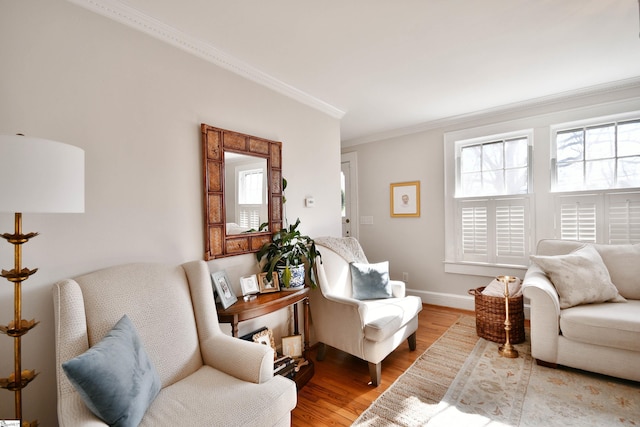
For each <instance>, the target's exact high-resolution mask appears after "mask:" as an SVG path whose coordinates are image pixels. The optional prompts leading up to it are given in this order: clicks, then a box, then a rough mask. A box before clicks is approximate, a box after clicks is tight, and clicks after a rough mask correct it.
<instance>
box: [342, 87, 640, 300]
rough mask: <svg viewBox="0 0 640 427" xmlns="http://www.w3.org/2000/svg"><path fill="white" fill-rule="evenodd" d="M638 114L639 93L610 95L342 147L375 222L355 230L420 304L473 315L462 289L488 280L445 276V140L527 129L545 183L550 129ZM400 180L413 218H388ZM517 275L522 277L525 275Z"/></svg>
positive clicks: (543, 227)
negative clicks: (416, 200)
mask: <svg viewBox="0 0 640 427" xmlns="http://www.w3.org/2000/svg"><path fill="white" fill-rule="evenodd" d="M638 110H640V87H637V86H636V87H633V88H624V89H615V88H614V89H611V90H609V91H604V92H602V91H601V92H598V93H592V94H590V95H586V94H584V95H583V96H580V97H574V98H571V99H568V98H567V99H565V100H563V101H557V102H554V103H546V104H539V105H535V106H533V107H530V108H528V109H519V110H517V111H516V110H512V111H505V112H502V113H500V114H492V115H490V114H484V115H482V116H478V117H477V118H475V119H473V120H467V121H462V120H458V121H457V122H456V123H455V124H453V122H452V124H449V125H447V126H444V125H443V126H441V127H437V128H433V129H429V130H424V131H421V132H415V133H412V134H408V135H403V136H398V137H394V138H387V139H384V140H380V141H376V142H370V143H366V144H361V145H355V146H347V147H344V148H343V150H342V151H343V153H346V152H356V153H357V162H358V193H359V201H358V202H359V207H358V209H359V215H360V216H373V220H374V221H373V225H360V229H359V233H360V241H361V243H362V245H363V248H364V250H365V252H366V253H367V256H368V257H369V259H370V261H372V262H374V261H375V262H377V261H383V260H389V261H390V270H391V271H390V273H391V276H392V277H393V278H396V279H401V278H402V273H403V272H406V273H408V274H409V280H408V291H409V293H412V294H414V295H419V296H421V297H422V299H423V301H424V302H426V303H432V304H438V305H446V306H453V307H459V308H466V309H471V310H473V308H474V302H473V297H471V296H469V295H468V290H469V289H473V288H477V287H479V286H486V285H487V284H488V283H489V281H490V280H492V277H485V276H477V275H468V274H452V273H445V267H444V263H443V261H444V259H445V208H444V191H445V188H444V176H445V168H444V162H443V160H444V135H445V133H449V132H456V133H458V134H459V135H464V136H467V137H469V134H468V132H467V131H466V130H468V129H475V130H474V132H476V131H480V132H482V130H483V129H484V130H486V134H485V135H492V134H495V133H499V132H505V131H506V130H508V129H511V130H512V128H513V126H516V127H517V128H518V129H527V128H533V129H534V168H535V169H536V171H537V172H536V173H540V175H539V176H547V175H548V169H549V165H548V154H549V152H550V146H549V143H550V133H549V126H550V125H552V124H557V123H565V122H570V121H575V120H580V119H586V118H590V117H602V116H606V115H610V114H618V113H623V112H627V111H638ZM475 136H479V135H475ZM534 176H535V175H534ZM405 181H420V187H421V195H420V196H421V215H420V217H419V218H392V217H391V216H390V212H389V184H390V183H395V182H405ZM548 185H549V182H548V180H544V179H542V180H538V181H537V182H534V189H535V188H544V186H546V188H548ZM548 206H549V203H548V201H546V200H540V201H538V202H537V203H536V209H538V210H544V209H547V208H548ZM535 229H536V231H537V235H536V236H535V237H536V241H537V240H539V239H542V238H551V237H553V235H552V234H553V227H552V224H545V223H539V224H535ZM520 273H521V274H520V276H521V275H522V274H523V273H524V271H520ZM502 274H505V273H502ZM507 274H515V273H512V272H509V273H507Z"/></svg>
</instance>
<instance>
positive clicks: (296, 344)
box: [282, 335, 302, 359]
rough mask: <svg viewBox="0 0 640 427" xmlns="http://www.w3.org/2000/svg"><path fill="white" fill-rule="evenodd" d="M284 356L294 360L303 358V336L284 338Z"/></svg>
mask: <svg viewBox="0 0 640 427" xmlns="http://www.w3.org/2000/svg"><path fill="white" fill-rule="evenodd" d="M282 354H284V355H285V356H289V357H292V358H294V359H297V358H299V357H302V335H291V336H289V337H282Z"/></svg>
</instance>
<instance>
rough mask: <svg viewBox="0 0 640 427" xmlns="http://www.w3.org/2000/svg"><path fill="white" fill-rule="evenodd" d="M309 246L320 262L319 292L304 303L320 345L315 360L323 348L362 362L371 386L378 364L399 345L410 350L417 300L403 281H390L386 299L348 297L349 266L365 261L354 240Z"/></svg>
mask: <svg viewBox="0 0 640 427" xmlns="http://www.w3.org/2000/svg"><path fill="white" fill-rule="evenodd" d="M315 242H316V247H317V249H318V250H319V251H320V253H321V255H322V262H319V263H317V264H316V266H317V273H318V285H319V289H316V290H314V291H312V292H311V293H310V298H309V299H310V304H311V318H312V322H313V331H314V332H315V339H316V340H317V341H318V342H319V343H320V350H319V351H318V357H317V358H318V360H322V359H323V358H324V353H325V351H326V346H327V345H328V346H331V347H334V348H337V349H339V350H342V351H344V352H347V353H349V354H352V355H354V356H356V357H359V358H360V359H363V360H366V361H367V362H368V363H369V373H370V376H371V383H372V385H374V386H377V385H379V384H380V378H381V369H382V360H383V359H384V358H385V357H387V355H388V354H389V353H391V352H392V351H393V350H395V349H396V348H397V347H398V346H399V345H400V344H401V343H402V342H403V341H404V340H408V343H409V349H410V350H412V351H413V350H415V348H416V335H415V333H416V330H417V329H418V313H419V312H420V311H421V310H422V300H421V299H420V298H419V297H417V296H406V295H405V284H404V282H401V281H397V280H391V281H390V284H391V290H392V294H393V297H392V298H386V299H371V300H365V301H361V300H358V299H355V298H353V293H352V285H351V273H350V269H349V262H350V261H353V260H355V261H358V262H365V263H366V262H367V260H366V257H365V255H364V252H363V251H362V248H361V247H360V244H359V243H358V241H357V240H356V239H354V238H352V237H347V238H331V237H330V238H318V239H315ZM339 248H341V249H339ZM339 252H340V253H339ZM345 257H346V258H345Z"/></svg>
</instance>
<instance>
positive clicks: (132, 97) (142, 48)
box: [0, 0, 340, 426]
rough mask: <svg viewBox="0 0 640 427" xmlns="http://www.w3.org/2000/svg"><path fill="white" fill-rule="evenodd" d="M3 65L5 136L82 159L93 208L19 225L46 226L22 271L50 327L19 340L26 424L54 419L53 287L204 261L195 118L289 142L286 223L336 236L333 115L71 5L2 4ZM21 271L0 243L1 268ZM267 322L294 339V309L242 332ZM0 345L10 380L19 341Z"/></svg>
mask: <svg viewBox="0 0 640 427" xmlns="http://www.w3.org/2000/svg"><path fill="white" fill-rule="evenodd" d="M0 58H2V66H0V134H15V133H24V134H26V135H30V136H38V137H42V138H48V139H53V140H58V141H61V142H66V143H69V144H72V145H76V146H78V147H81V148H82V149H84V150H85V156H86V184H85V185H86V212H85V213H84V214H69V215H62V214H55V215H44V214H42V215H33V214H25V215H24V218H23V222H24V231H38V232H40V236H38V237H37V238H35V239H33V240H32V241H31V242H29V243H28V244H26V245H25V246H24V248H23V264H24V266H26V267H29V268H35V267H37V268H38V269H39V271H38V272H37V273H36V274H35V275H34V276H32V277H31V278H30V279H29V280H28V281H26V282H25V283H24V301H23V313H24V314H23V317H24V318H26V319H31V318H36V319H38V320H40V321H41V324H40V325H39V326H38V327H36V328H35V329H34V330H32V331H31V332H30V333H29V334H27V335H26V336H25V337H24V338H23V367H24V368H30V369H36V370H37V371H39V372H40V375H39V376H38V378H37V379H36V380H35V381H34V382H33V383H32V384H31V385H29V387H27V388H26V389H25V390H24V392H23V401H24V409H23V414H24V416H25V419H27V420H31V419H36V418H37V419H38V420H39V421H40V425H46V426H52V425H53V426H55V425H56V424H57V421H56V407H55V405H56V391H55V370H54V336H53V307H52V298H51V285H52V284H53V283H54V282H55V281H57V280H59V279H62V278H65V277H70V276H76V275H79V274H82V273H85V272H89V271H92V270H95V269H99V268H103V267H107V266H110V265H115V264H120V263H125V262H131V261H154V262H155V261H160V262H170V263H180V262H184V261H188V260H192V259H202V257H203V253H204V243H203V227H202V222H203V220H202V200H201V199H202V195H201V191H202V187H201V164H200V163H201V159H200V123H203V122H204V123H207V124H210V125H213V126H217V127H222V128H226V129H232V130H236V131H239V132H243V133H248V134H251V135H256V136H260V137H264V138H268V139H273V140H279V141H282V142H283V173H284V176H285V177H286V178H287V179H288V181H289V187H288V188H287V199H288V200H289V201H288V203H287V214H288V218H289V220H290V221H295V218H296V217H300V218H301V220H302V231H303V232H305V233H307V234H310V235H312V236H318V235H339V233H340V191H339V189H340V182H339V170H340V147H339V145H340V131H339V122H338V120H336V119H333V118H330V117H328V116H326V115H324V114H322V113H320V112H318V111H316V110H313V109H311V108H309V107H306V106H304V105H301V104H299V103H297V102H295V101H292V100H290V99H288V98H286V97H284V96H281V95H279V94H276V93H274V92H272V91H270V90H268V89H265V88H263V87H261V86H258V85H256V84H254V83H252V82H249V81H247V80H244V79H242V78H240V77H238V76H236V75H234V74H231V73H229V72H227V71H225V70H222V69H220V68H218V67H216V66H214V65H212V64H209V63H207V62H205V61H203V60H201V59H198V58H195V57H193V56H190V55H188V54H186V53H184V52H182V51H180V50H178V49H175V48H173V47H171V46H168V45H166V44H163V43H161V42H159V41H157V40H155V39H153V38H150V37H148V36H146V35H143V34H141V33H138V32H136V31H134V30H131V29H129V28H127V27H125V26H123V25H121V24H118V23H115V22H112V21H110V20H108V19H106V18H104V17H101V16H99V15H96V14H93V13H91V12H89V11H87V10H85V9H82V8H79V7H77V6H74V5H72V4H70V3H68V2H66V1H62V0H50V1H46V2H42V1H38V2H36V1H21V2H16V1H13V0H0ZM1 160H2V159H0V161H1ZM310 164H313V167H310V166H309V165H310ZM0 167H1V164H0ZM25 167H27V166H25ZM308 195H312V196H314V197H315V199H316V207H315V208H313V209H306V208H304V203H303V199H304V197H305V196H308ZM0 205H1V202H0ZM0 230H2V232H3V233H4V232H13V215H10V214H0ZM12 265H13V248H12V246H11V245H9V244H8V243H6V242H5V241H4V240H2V241H0V266H2V268H5V269H10V268H11V267H12ZM210 268H211V270H212V271H214V270H217V269H220V268H226V269H228V273H229V275H230V277H231V279H232V280H233V281H234V282H236V281H237V278H238V277H239V276H241V275H243V274H247V273H251V272H254V271H256V263H255V260H254V258H253V257H252V256H249V255H247V256H238V257H230V258H225V259H221V260H214V261H212V262H210ZM2 281H4V279H3V280H2ZM236 284H237V283H236ZM237 287H238V289H236V291H237V292H238V293H239V284H237ZM12 307H13V287H12V286H11V285H10V284H9V282H6V283H5V284H4V285H3V284H2V283H0V322H1V323H3V324H6V323H8V321H9V320H10V319H11V318H12V315H11V313H12V312H13V311H12V310H13V308H12ZM267 322H269V326H272V327H274V328H275V329H276V330H277V332H278V334H279V335H282V334H284V333H286V326H287V325H286V322H287V313H286V310H285V311H284V312H280V313H278V314H276V315H272V316H270V317H269V318H268V319H264V320H261V321H256V322H254V323H253V324H249V323H250V322H247V323H248V324H247V325H241V333H242V332H243V331H249V330H253V329H255V328H254V326H255V327H259V326H263V325H264V324H265V323H267ZM225 326H226V325H225ZM227 330H228V328H227ZM0 341H1V342H2V343H1V344H0V376H1V377H6V376H8V375H9V373H10V372H11V371H12V369H13V368H12V366H13V365H12V360H13V352H12V345H11V341H10V339H9V338H7V337H6V336H0ZM12 417H13V393H10V392H7V391H2V390H0V419H6V418H12Z"/></svg>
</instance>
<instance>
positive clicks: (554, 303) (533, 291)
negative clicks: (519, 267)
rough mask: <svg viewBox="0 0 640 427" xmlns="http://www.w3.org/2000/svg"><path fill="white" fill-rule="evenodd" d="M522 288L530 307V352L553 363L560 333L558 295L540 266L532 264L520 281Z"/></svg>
mask: <svg viewBox="0 0 640 427" xmlns="http://www.w3.org/2000/svg"><path fill="white" fill-rule="evenodd" d="M522 292H523V294H524V296H525V297H526V298H528V299H529V304H530V307H531V319H530V325H531V355H532V356H533V357H534V358H536V359H539V360H543V361H545V362H549V363H556V362H557V357H558V338H559V335H560V299H559V297H558V293H557V292H556V289H555V287H554V286H553V284H552V283H551V281H550V280H549V278H548V277H547V276H546V275H545V273H544V272H543V271H542V269H541V268H540V267H538V266H537V265H536V264H532V265H531V266H530V267H529V269H528V270H527V273H526V274H525V276H524V280H523V281H522Z"/></svg>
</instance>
